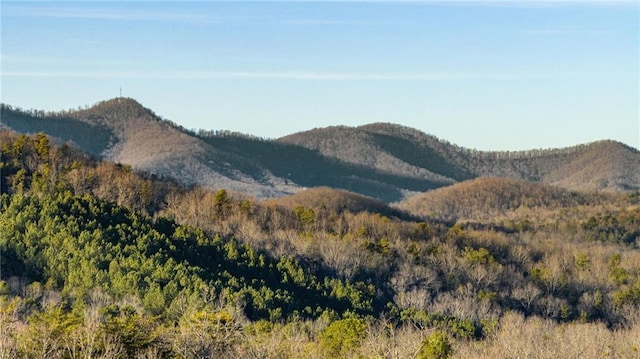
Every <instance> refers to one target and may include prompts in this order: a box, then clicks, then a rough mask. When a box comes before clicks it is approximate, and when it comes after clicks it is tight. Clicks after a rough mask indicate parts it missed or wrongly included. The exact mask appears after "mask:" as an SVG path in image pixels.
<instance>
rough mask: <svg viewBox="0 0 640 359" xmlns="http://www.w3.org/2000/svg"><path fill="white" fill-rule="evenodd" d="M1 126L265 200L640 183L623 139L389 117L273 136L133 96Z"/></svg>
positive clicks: (16, 116)
mask: <svg viewBox="0 0 640 359" xmlns="http://www.w3.org/2000/svg"><path fill="white" fill-rule="evenodd" d="M2 125H3V126H4V127H8V128H10V129H13V130H14V131H17V132H20V133H31V134H33V133H38V132H44V133H46V134H48V135H50V136H53V137H55V138H57V139H59V140H62V141H63V142H69V143H72V144H75V145H76V146H78V147H79V148H80V149H82V150H83V151H85V152H86V153H89V154H92V155H94V156H97V157H99V158H103V159H107V160H111V161H115V162H120V163H124V164H128V165H130V166H132V168H134V169H136V170H141V171H145V172H148V173H151V174H155V175H158V176H161V177H170V178H173V179H176V180H178V181H180V182H181V183H183V184H186V185H201V186H205V187H208V188H213V189H219V188H227V189H231V190H234V191H238V192H243V193H246V194H248V195H251V196H255V197H258V198H270V197H279V196H284V195H288V194H292V193H295V192H297V191H299V190H301V189H303V188H308V187H319V186H327V187H332V188H337V189H343V190H347V191H350V192H356V193H359V194H362V195H365V196H369V197H373V198H377V199H380V200H382V201H385V202H388V203H390V202H396V201H401V200H403V199H405V198H407V197H408V196H411V195H413V194H417V193H421V192H425V191H428V190H432V189H435V188H440V187H445V186H449V185H452V184H455V183H458V182H461V181H465V180H469V179H473V178H476V177H510V178H518V179H523V180H526V181H530V182H541V183H547V184H553V185H556V186H559V187H563V188H567V189H571V190H602V191H620V190H622V191H635V190H638V189H640V152H638V150H637V149H634V148H632V147H629V146H626V145H624V144H621V143H618V142H614V141H600V142H594V143H591V144H584V145H578V146H574V147H569V148H563V149H549V150H531V151H517V152H482V151H476V150H470V149H466V148H463V147H460V146H456V145H453V144H451V143H449V142H446V141H443V140H440V139H438V138H436V137H434V136H431V135H428V134H425V133H423V132H420V131H418V130H415V129H412V128H408V127H404V126H400V125H393V124H387V123H374V124H370V125H366V126H360V127H355V128H352V127H344V126H338V127H328V128H322V129H314V130H310V131H305V132H300V133H296V134H292V135H289V136H285V137H283V138H280V139H277V140H265V139H261V138H257V137H253V136H249V135H244V134H238V133H231V132H228V131H205V130H200V131H198V132H194V131H190V130H187V129H185V128H183V127H181V126H179V125H176V124H175V123H173V122H171V121H168V120H164V119H162V118H160V117H159V116H157V115H156V114H155V113H154V112H153V111H152V110H150V109H147V108H145V107H143V106H142V105H141V104H139V103H138V102H136V101H135V100H133V99H129V98H116V99H112V100H108V101H103V102H100V103H98V104H96V105H94V106H91V107H86V108H84V109H78V110H69V111H60V112H43V111H38V110H29V111H24V110H20V109H13V108H11V107H10V106H8V105H2Z"/></svg>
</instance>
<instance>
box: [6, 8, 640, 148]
mask: <svg viewBox="0 0 640 359" xmlns="http://www.w3.org/2000/svg"><path fill="white" fill-rule="evenodd" d="M0 6H1V7H0V10H1V12H2V13H1V20H2V25H1V30H2V34H1V40H2V43H1V47H0V56H1V57H0V61H1V75H2V76H1V80H2V84H1V94H0V97H1V99H2V102H5V103H9V104H11V105H14V106H20V107H23V108H36V109H44V110H60V109H68V108H75V107H78V106H84V105H90V104H93V103H95V102H98V101H101V100H105V99H109V98H113V97H116V96H118V94H119V89H120V87H122V92H123V96H127V97H133V98H135V99H137V100H138V101H140V102H141V103H142V104H143V105H145V106H147V107H149V108H151V109H152V110H154V111H155V112H156V113H158V114H159V115H161V116H163V117H165V118H167V119H170V120H172V121H174V122H176V123H179V124H181V125H183V126H184V127H187V128H193V129H199V128H202V129H228V130H232V131H239V132H243V133H248V134H253V135H257V136H262V137H268V138H275V137H279V136H283V135H286V134H290V133H294V132H297V131H302V130H307V129H311V128H315V127H324V126H329V125H348V126H356V125H362V124H366V123H371V122H393V123H399V124H402V125H406V126H410V127H414V128H417V129H419V130H422V131H424V132H427V133H430V134H433V135H435V136H438V137H440V138H442V139H445V140H448V141H451V142H453V143H456V144H459V145H462V146H465V147H470V148H477V149H483V150H518V149H531V148H549V147H563V146H568V145H574V144H578V143H585V142H589V141H594V140H598V139H605V138H609V139H615V140H618V141H621V142H624V143H626V144H628V145H631V146H634V147H636V148H640V120H639V112H640V108H639V107H640V90H639V87H640V85H639V82H640V74H639V69H638V68H639V66H640V65H639V61H640V54H639V51H640V50H639V46H640V45H639V44H640V40H639V32H640V27H639V26H640V25H639V12H640V10H639V5H638V3H637V2H636V1H617V2H616V1H560V2H558V1H501V2H497V1H454V2H445V1H332V2H312V1H299V2H280V1H248V2H234V1H231V2H212V1H200V2H190V3H184V2H27V1H19V2H9V1H2V3H1V5H0Z"/></svg>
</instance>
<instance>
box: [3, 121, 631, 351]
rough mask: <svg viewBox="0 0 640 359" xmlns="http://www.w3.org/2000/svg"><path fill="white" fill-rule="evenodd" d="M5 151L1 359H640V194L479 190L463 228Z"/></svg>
mask: <svg viewBox="0 0 640 359" xmlns="http://www.w3.org/2000/svg"><path fill="white" fill-rule="evenodd" d="M0 144H1V148H0V150H1V157H0V189H1V192H2V194H1V196H0V357H1V358H16V357H17V358H240V357H242V358H363V357H364V358H448V357H464V358H496V357H527V358H557V357H605V356H606V357H617V358H638V357H639V356H640V351H639V350H640V251H639V250H638V247H639V245H640V239H639V237H640V196H639V195H638V193H637V192H635V193H633V192H629V193H619V194H607V195H602V194H597V193H578V192H568V191H564V190H547V189H544V188H542V189H541V187H531V188H530V187H527V186H528V185H526V184H521V183H519V182H518V183H517V185H513V183H511V182H508V181H507V182H508V183H505V185H501V184H500V183H494V182H491V181H490V180H485V181H479V184H478V183H476V185H478V186H481V187H482V186H486V185H487V183H490V185H491V190H490V192H491V193H499V195H497V196H496V198H493V199H492V200H491V201H486V200H482V199H481V200H478V201H477V202H476V203H474V202H469V203H467V204H466V205H467V206H479V205H482V206H488V207H490V208H476V209H474V210H471V211H470V212H469V213H468V215H466V213H465V215H456V216H451V215H450V213H449V212H448V213H449V214H447V213H436V211H438V207H437V206H433V207H429V210H428V212H429V213H426V212H421V210H420V209H421V208H424V207H421V206H420V205H419V203H413V205H415V208H417V209H418V210H414V209H413V207H411V206H399V207H398V208H396V207H390V206H388V205H386V204H384V203H382V202H379V201H377V200H374V199H371V198H367V197H364V196H361V195H356V194H353V193H349V192H345V191H336V190H332V189H328V188H322V189H310V190H307V191H303V192H300V193H298V194H297V195H294V196H291V197H284V198H280V199H272V200H265V201H262V200H257V199H255V198H253V197H250V196H247V195H244V194H242V193H239V192H235V191H231V190H229V189H224V188H219V189H216V190H210V189H207V188H203V187H198V186H190V187H185V186H183V185H181V184H178V183H176V182H172V181H169V180H166V179H161V178H158V177H156V176H153V175H149V174H147V173H143V172H138V171H135V170H133V169H132V168H131V167H130V166H127V165H122V164H116V163H110V162H106V161H101V160H98V159H96V158H92V157H89V156H88V155H85V154H84V153H82V152H80V151H79V150H77V149H75V148H74V147H72V146H69V145H54V144H52V141H51V139H50V138H49V137H47V136H46V135H44V134H37V135H33V136H27V135H21V134H17V133H13V132H11V131H8V130H2V131H0ZM472 185H473V183H472V184H465V185H464V186H472ZM462 191H463V192H462V193H483V192H482V191H483V190H482V189H479V190H473V189H470V188H468V187H463V188H462ZM500 191H502V192H500ZM527 191H534V192H533V193H534V194H533V195H531V196H530V197H526V196H524V197H523V193H524V192H527ZM485 192H486V191H485ZM456 193H457V192H454V195H452V196H460V195H459V194H456ZM540 196H546V197H545V198H546V199H545V200H539V201H534V198H539V197H540ZM522 198H524V200H522ZM507 199H509V202H505V201H506V200H507ZM425 200H426V199H425ZM416 201H417V202H419V199H418V200H416ZM484 211H486V212H487V213H490V214H491V216H480V217H479V216H474V214H475V213H479V212H484ZM432 212H433V213H432ZM457 213H460V212H457ZM463 219H464V220H463Z"/></svg>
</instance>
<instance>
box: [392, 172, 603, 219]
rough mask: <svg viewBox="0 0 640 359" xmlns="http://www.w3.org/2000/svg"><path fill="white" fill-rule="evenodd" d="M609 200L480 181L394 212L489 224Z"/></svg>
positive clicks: (413, 200)
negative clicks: (511, 216) (524, 211)
mask: <svg viewBox="0 0 640 359" xmlns="http://www.w3.org/2000/svg"><path fill="white" fill-rule="evenodd" d="M610 200H612V198H611V197H610V196H607V195H606V194H604V193H596V192H591V193H586V192H576V191H570V190H567V189H564V188H560V187H556V186H551V185H548V184H543V183H532V182H527V181H524V180H519V179H512V178H498V177H481V178H476V179H472V180H468V181H464V182H461V183H456V184H454V185H451V186H448V187H443V188H439V189H436V190H433V191H429V192H426V193H421V194H417V195H415V196H412V197H409V198H407V199H406V200H404V201H402V202H400V203H398V204H397V205H396V207H397V208H399V209H401V210H404V211H407V212H409V213H411V214H413V215H415V216H419V217H422V218H432V219H441V220H446V221H457V220H461V219H463V220H488V219H495V218H499V217H502V216H505V215H507V214H509V213H512V212H515V211H518V210H520V209H529V210H535V209H557V208H569V207H576V206H584V205H596V204H601V203H605V202H607V201H610Z"/></svg>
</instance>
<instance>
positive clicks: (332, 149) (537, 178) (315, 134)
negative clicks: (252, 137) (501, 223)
mask: <svg viewBox="0 0 640 359" xmlns="http://www.w3.org/2000/svg"><path fill="white" fill-rule="evenodd" d="M279 141H280V142H284V143H292V144H297V145H300V146H304V147H307V148H310V149H313V150H316V151H318V152H320V153H322V154H324V155H326V156H328V157H335V158H339V159H340V160H343V161H345V162H348V163H354V164H360V165H366V166H370V167H374V168H376V169H377V170H379V171H384V172H389V173H394V174H396V175H403V176H407V177H416V178H429V179H431V180H434V181H441V182H443V183H447V184H451V183H455V182H459V181H463V180H466V179H471V178H475V177H480V176H483V177H513V178H520V179H524V180H527V181H531V182H544V183H550V184H555V185H558V186H561V187H564V188H568V189H575V190H594V189H599V190H611V191H618V190H624V191H629V190H638V189H640V152H639V151H638V150H637V149H634V148H632V147H629V146H626V145H624V144H622V143H619V142H615V141H599V142H594V143H590V144H585V145H578V146H574V147H569V148H562V149H548V150H531V151H503V152H482V151H475V150H470V149H466V148H463V147H459V146H456V145H453V144H450V143H448V142H446V141H442V140H440V139H438V138H436V137H434V136H431V135H427V134H425V133H423V132H420V131H418V130H415V129H412V128H408V127H404V126H400V125H393V124H385V123H375V124H370V125H366V126H361V127H355V128H350V127H328V128H322V129H314V130H310V131H306V132H301V133H296V134H293V135H289V136H286V137H283V138H281V139H279Z"/></svg>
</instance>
